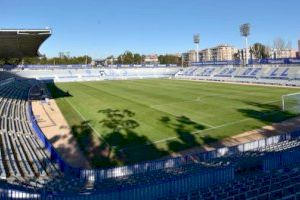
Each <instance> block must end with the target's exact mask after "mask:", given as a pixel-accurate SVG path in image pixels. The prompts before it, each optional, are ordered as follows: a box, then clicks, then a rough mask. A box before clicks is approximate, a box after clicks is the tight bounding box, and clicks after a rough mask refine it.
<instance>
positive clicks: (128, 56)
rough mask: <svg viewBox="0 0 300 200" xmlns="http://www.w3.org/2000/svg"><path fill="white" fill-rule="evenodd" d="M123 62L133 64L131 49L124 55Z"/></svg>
mask: <svg viewBox="0 0 300 200" xmlns="http://www.w3.org/2000/svg"><path fill="white" fill-rule="evenodd" d="M122 60H123V64H133V62H134V60H133V54H132V52H131V51H126V52H125V53H124V54H123V56H122Z"/></svg>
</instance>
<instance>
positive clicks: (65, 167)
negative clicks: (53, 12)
mask: <svg viewBox="0 0 300 200" xmlns="http://www.w3.org/2000/svg"><path fill="white" fill-rule="evenodd" d="M28 110H29V119H30V121H31V124H32V126H33V129H34V130H35V132H36V134H37V135H38V137H39V138H40V140H41V141H42V142H43V144H44V145H45V148H46V149H47V151H48V152H49V153H50V155H51V159H52V160H53V161H55V162H57V164H58V165H59V167H60V169H61V170H62V172H64V173H68V174H74V175H76V176H77V177H80V178H81V179H85V180H91V181H95V182H97V181H102V180H103V179H107V178H117V177H122V176H128V175H132V174H139V173H147V172H150V171H155V170H161V169H167V168H173V167H180V166H183V165H186V164H191V163H194V162H195V160H197V161H208V160H210V159H214V158H218V157H221V156H226V155H232V154H236V153H241V152H245V151H249V150H255V149H258V148H262V147H265V146H268V145H272V144H276V143H278V142H282V141H285V140H289V139H293V138H296V137H299V136H300V129H299V130H295V131H293V132H289V133H285V134H281V135H276V136H272V137H268V138H263V139H260V140H256V141H253V142H248V143H244V144H239V145H235V146H231V147H222V148H218V149H215V150H212V151H206V152H199V153H194V154H189V155H184V156H179V157H174V158H165V159H161V160H155V161H146V162H140V163H137V164H133V165H128V166H120V167H112V168H100V169H81V168H74V167H71V166H70V165H69V164H67V163H66V162H65V161H64V160H63V159H62V158H61V157H60V155H59V154H58V153H57V152H56V150H55V148H54V147H53V146H52V144H51V143H50V142H49V141H48V139H47V138H46V136H45V135H44V134H43V132H42V131H41V129H40V128H39V126H38V124H37V122H36V120H35V117H34V115H33V113H32V107H31V103H30V102H29V108H28Z"/></svg>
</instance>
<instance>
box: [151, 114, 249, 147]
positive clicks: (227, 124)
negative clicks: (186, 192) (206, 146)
mask: <svg viewBox="0 0 300 200" xmlns="http://www.w3.org/2000/svg"><path fill="white" fill-rule="evenodd" d="M252 119H253V118H246V119H241V120H237V121H233V122H228V123H225V124H222V125H219V126H215V127H212V128H208V129H204V130H199V131H194V132H191V134H193V135H194V134H197V133H201V132H205V131H210V130H214V129H219V128H223V127H225V126H229V125H233V124H238V123H241V122H244V121H249V120H252ZM177 138H178V136H174V137H169V138H165V139H163V140H157V141H155V142H153V143H155V144H157V143H162V142H165V141H168V140H174V139H177Z"/></svg>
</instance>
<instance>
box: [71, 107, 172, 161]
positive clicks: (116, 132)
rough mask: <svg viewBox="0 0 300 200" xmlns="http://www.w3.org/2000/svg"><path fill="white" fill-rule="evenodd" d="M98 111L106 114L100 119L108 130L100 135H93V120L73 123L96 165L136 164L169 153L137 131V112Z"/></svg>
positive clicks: (74, 131)
mask: <svg viewBox="0 0 300 200" xmlns="http://www.w3.org/2000/svg"><path fill="white" fill-rule="evenodd" d="M98 112H99V113H101V114H102V115H104V116H105V118H104V119H103V120H101V121H100V122H99V123H100V124H101V126H102V127H103V128H105V129H106V130H109V131H108V133H106V134H105V136H102V137H101V138H100V139H99V138H98V137H97V136H95V135H94V134H95V133H93V130H92V129H91V127H90V124H91V121H84V122H82V123H81V124H80V125H75V126H72V132H73V134H74V136H75V137H76V138H77V141H78V143H79V146H80V148H81V149H82V151H84V153H85V155H87V156H88V157H89V160H90V161H91V164H92V166H93V167H110V166H117V165H125V164H133V163H136V162H140V161H146V160H151V159H156V158H160V157H162V156H164V155H168V152H167V151H164V150H162V149H159V148H157V147H156V146H155V144H153V143H152V142H151V141H150V140H149V139H148V137H147V136H144V135H139V134H138V133H137V132H135V129H136V128H137V127H139V126H140V125H139V123H138V122H137V121H135V120H134V119H133V117H134V116H135V113H134V112H132V111H130V110H127V109H124V110H116V109H105V110H100V111H98ZM136 147H141V148H136Z"/></svg>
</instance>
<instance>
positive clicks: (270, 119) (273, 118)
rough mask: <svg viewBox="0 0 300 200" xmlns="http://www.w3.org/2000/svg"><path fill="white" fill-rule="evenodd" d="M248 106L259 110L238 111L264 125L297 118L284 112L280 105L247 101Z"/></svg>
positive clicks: (244, 109) (245, 109)
mask: <svg viewBox="0 0 300 200" xmlns="http://www.w3.org/2000/svg"><path fill="white" fill-rule="evenodd" d="M245 103H246V104H247V105H250V106H253V107H256V108H257V109H250V108H243V109H238V111H239V112H241V113H243V114H244V116H246V117H250V118H254V119H257V120H259V121H261V122H264V123H277V122H281V121H284V120H286V119H290V118H292V117H295V116H297V115H296V114H293V113H291V112H288V111H283V110H282V108H281V107H280V106H278V105H272V104H262V103H257V102H250V101H245Z"/></svg>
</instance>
